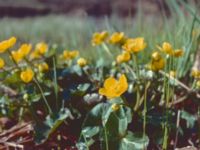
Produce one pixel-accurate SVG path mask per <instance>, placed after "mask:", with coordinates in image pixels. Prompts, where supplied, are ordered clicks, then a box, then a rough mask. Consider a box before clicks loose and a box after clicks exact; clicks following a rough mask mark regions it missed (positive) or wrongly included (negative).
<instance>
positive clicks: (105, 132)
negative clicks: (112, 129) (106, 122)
mask: <svg viewBox="0 0 200 150" xmlns="http://www.w3.org/2000/svg"><path fill="white" fill-rule="evenodd" d="M104 135H105V143H106V150H109V147H108V137H107V130H106V126H105V127H104Z"/></svg>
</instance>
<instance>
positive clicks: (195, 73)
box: [192, 69, 200, 78]
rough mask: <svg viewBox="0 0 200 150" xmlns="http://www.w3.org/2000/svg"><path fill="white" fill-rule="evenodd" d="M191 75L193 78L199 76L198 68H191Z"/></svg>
mask: <svg viewBox="0 0 200 150" xmlns="http://www.w3.org/2000/svg"><path fill="white" fill-rule="evenodd" d="M192 76H193V77H194V78H200V70H197V69H193V70H192Z"/></svg>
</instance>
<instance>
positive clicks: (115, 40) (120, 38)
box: [109, 32, 125, 44]
mask: <svg viewBox="0 0 200 150" xmlns="http://www.w3.org/2000/svg"><path fill="white" fill-rule="evenodd" d="M124 40H125V36H124V32H115V33H113V34H112V35H111V36H110V39H109V43H111V44H121V43H123V42H124Z"/></svg>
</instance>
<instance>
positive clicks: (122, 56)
mask: <svg viewBox="0 0 200 150" xmlns="http://www.w3.org/2000/svg"><path fill="white" fill-rule="evenodd" d="M130 59H131V55H130V53H129V52H123V53H122V54H120V55H118V56H117V58H116V61H117V63H119V64H120V63H123V62H128V61H129V60H130Z"/></svg>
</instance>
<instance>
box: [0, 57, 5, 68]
mask: <svg viewBox="0 0 200 150" xmlns="http://www.w3.org/2000/svg"><path fill="white" fill-rule="evenodd" d="M4 66H5V62H4V60H3V59H2V58H0V69H2V68H3V67H4Z"/></svg>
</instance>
